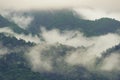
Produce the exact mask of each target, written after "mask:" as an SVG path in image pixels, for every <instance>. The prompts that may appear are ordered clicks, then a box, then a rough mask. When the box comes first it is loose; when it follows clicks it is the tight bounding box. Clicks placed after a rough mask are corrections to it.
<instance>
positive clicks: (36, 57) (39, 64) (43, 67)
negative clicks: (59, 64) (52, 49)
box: [25, 44, 52, 72]
mask: <svg viewBox="0 0 120 80" xmlns="http://www.w3.org/2000/svg"><path fill="white" fill-rule="evenodd" d="M46 47H48V45H45V44H44V45H37V46H35V47H32V48H30V51H29V52H27V53H26V54H25V56H26V58H27V61H28V62H29V64H30V66H31V67H32V70H33V71H35V72H42V71H51V70H52V66H51V60H50V59H49V58H47V59H44V57H42V51H43V50H45V49H46Z"/></svg>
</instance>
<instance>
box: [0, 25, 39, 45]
mask: <svg viewBox="0 0 120 80" xmlns="http://www.w3.org/2000/svg"><path fill="white" fill-rule="evenodd" d="M0 33H5V34H6V35H7V36H13V37H16V38H17V39H23V40H25V41H26V42H34V43H40V42H41V41H40V38H39V37H38V36H37V35H35V36H32V34H29V35H25V34H17V33H15V32H13V31H12V30H11V29H10V28H9V27H4V28H0Z"/></svg>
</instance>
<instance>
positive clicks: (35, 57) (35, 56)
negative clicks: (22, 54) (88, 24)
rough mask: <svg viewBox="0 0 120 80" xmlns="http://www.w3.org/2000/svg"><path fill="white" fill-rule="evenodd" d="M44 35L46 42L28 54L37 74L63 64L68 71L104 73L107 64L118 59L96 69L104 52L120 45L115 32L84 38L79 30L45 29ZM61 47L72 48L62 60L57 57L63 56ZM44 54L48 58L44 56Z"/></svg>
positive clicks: (42, 32) (119, 37)
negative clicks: (70, 69) (71, 68)
mask: <svg viewBox="0 0 120 80" xmlns="http://www.w3.org/2000/svg"><path fill="white" fill-rule="evenodd" d="M41 36H42V38H43V39H44V42H43V43H41V44H39V45H37V46H35V47H33V48H30V52H27V55H28V61H29V63H30V64H31V67H32V69H33V70H34V71H38V72H39V71H41V70H45V71H53V70H54V68H56V69H57V68H58V66H61V65H62V64H64V68H65V67H66V69H67V68H68V67H70V66H83V67H85V68H87V69H89V70H96V69H97V70H102V69H101V68H102V67H103V70H104V69H105V68H107V67H106V66H107V64H108V65H109V62H108V61H109V60H112V59H113V61H114V60H115V58H116V56H115V57H112V58H111V57H110V58H109V57H108V59H105V60H104V61H103V63H105V64H103V66H102V67H97V65H96V61H97V59H98V58H102V54H103V52H105V51H106V50H107V49H109V48H112V47H113V46H115V45H118V44H119V43H120V41H119V40H120V36H119V35H118V34H115V33H114V34H112V33H109V34H106V35H101V36H95V37H85V36H83V33H81V32H78V31H62V32H60V31H59V30H58V29H52V30H46V29H45V28H42V29H41ZM58 44H62V45H63V46H67V47H71V49H68V50H65V55H63V56H61V57H60V58H59V57H58V56H60V55H57V54H60V51H62V50H61V49H58V48H57V47H59V46H58ZM51 45H53V46H54V47H52V46H51ZM56 48H57V49H56ZM51 50H52V51H51ZM57 50H58V51H57ZM42 55H45V56H44V57H43V56H42ZM48 55H51V56H48ZM55 55H57V58H54V57H53V56H55ZM113 55H114V54H113ZM59 60H60V61H59ZM117 60H118V58H117ZM117 60H115V62H117ZM55 62H56V63H57V65H58V66H57V67H56V66H53V63H55ZM116 64H117V63H115V65H114V62H113V63H111V64H110V65H114V67H116V66H117V65H116ZM62 66H63V65H62ZM112 68H113V67H111V68H110V69H109V68H108V69H109V70H112ZM60 69H61V68H60ZM60 69H59V70H60ZM61 71H62V70H61ZM105 71H106V70H105Z"/></svg>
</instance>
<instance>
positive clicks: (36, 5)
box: [0, 0, 120, 11]
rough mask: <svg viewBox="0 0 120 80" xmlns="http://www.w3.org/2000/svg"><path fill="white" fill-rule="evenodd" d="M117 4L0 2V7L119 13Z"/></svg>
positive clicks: (115, 0) (53, 0)
mask: <svg viewBox="0 0 120 80" xmlns="http://www.w3.org/2000/svg"><path fill="white" fill-rule="evenodd" d="M119 3H120V1H119V0H111V1H109V0H105V1H104V0H20V1H18V0H12V1H10V0H0V7H1V8H5V9H6V8H9V9H55V8H57V9H58V8H73V7H74V8H75V7H92V8H100V9H105V10H106V9H107V10H117V11H119V10H120V8H119ZM21 4H22V5H21Z"/></svg>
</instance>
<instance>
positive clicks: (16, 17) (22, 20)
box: [0, 10, 34, 29]
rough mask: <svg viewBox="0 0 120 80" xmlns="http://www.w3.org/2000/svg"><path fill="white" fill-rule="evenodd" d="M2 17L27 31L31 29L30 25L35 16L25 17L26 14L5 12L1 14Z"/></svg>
mask: <svg viewBox="0 0 120 80" xmlns="http://www.w3.org/2000/svg"><path fill="white" fill-rule="evenodd" d="M0 14H1V15H2V16H4V17H5V18H7V19H8V20H9V21H12V22H14V23H16V24H17V25H18V26H19V27H21V28H23V29H26V28H28V27H29V25H30V23H31V22H32V21H33V20H34V17H33V16H29V15H24V13H22V12H21V13H20V12H16V11H9V10H3V11H1V13H0Z"/></svg>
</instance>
